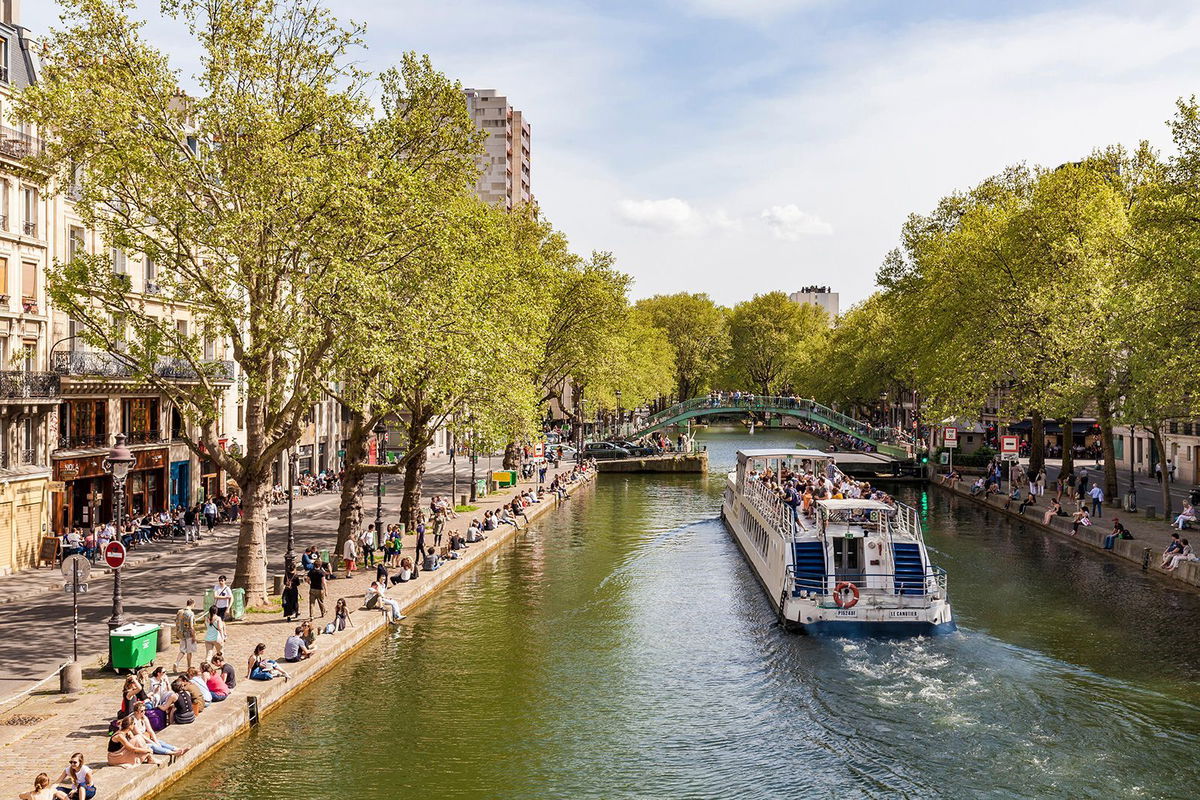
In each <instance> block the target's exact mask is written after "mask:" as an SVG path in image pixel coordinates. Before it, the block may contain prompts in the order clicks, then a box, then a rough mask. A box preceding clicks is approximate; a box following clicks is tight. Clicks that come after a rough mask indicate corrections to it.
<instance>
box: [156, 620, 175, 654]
mask: <svg viewBox="0 0 1200 800" xmlns="http://www.w3.org/2000/svg"><path fill="white" fill-rule="evenodd" d="M174 627H175V626H174V625H162V626H160V627H159V629H158V652H159V653H165V652H166V651H167V650H170V649H171V631H172V630H174Z"/></svg>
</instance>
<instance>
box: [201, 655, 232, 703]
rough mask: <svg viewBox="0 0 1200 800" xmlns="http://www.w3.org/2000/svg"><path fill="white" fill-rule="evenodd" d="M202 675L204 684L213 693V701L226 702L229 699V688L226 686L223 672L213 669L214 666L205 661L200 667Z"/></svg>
mask: <svg viewBox="0 0 1200 800" xmlns="http://www.w3.org/2000/svg"><path fill="white" fill-rule="evenodd" d="M200 674H201V675H203V676H204V683H205V685H206V686H208V690H209V691H210V692H212V696H213V700H224V699H225V698H226V697H229V686H228V685H226V683H225V677H224V676H223V675H221V670H219V669H213V667H212V665H210V664H209V663H208V662H207V661H205V662H204V663H203V664H201V665H200Z"/></svg>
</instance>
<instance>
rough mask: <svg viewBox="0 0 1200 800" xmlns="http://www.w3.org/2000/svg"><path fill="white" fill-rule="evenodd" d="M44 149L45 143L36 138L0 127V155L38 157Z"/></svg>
mask: <svg viewBox="0 0 1200 800" xmlns="http://www.w3.org/2000/svg"><path fill="white" fill-rule="evenodd" d="M45 149H46V144H45V142H43V141H42V140H41V139H39V138H38V137H36V136H33V135H32V134H28V133H22V132H21V131H18V130H13V129H12V128H8V127H5V126H3V125H0V155H3V156H8V157H9V158H28V157H29V156H34V155H40V154H41V153H42V151H44V150H45Z"/></svg>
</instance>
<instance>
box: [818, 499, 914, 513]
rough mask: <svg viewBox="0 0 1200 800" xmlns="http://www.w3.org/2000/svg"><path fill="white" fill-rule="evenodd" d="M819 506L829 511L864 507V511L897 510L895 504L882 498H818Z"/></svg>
mask: <svg viewBox="0 0 1200 800" xmlns="http://www.w3.org/2000/svg"><path fill="white" fill-rule="evenodd" d="M816 504H817V506H819V507H821V508H824V509H827V510H829V511H853V510H854V509H863V510H864V511H895V510H896V507H895V506H890V505H888V504H887V503H884V502H882V501H880V500H854V499H850V500H817V501H816Z"/></svg>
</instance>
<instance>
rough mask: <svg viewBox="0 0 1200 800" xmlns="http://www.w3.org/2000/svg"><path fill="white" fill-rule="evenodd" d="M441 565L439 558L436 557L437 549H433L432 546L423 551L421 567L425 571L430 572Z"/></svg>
mask: <svg viewBox="0 0 1200 800" xmlns="http://www.w3.org/2000/svg"><path fill="white" fill-rule="evenodd" d="M441 565H442V564H441V560H440V559H439V558H438V555H437V551H435V550H434V549H433V548H432V547H430V548H429V549H428V550H426V551H425V558H424V559H423V561H422V563H421V569H423V570H425V571H426V572H430V571H432V570H435V569H437V568H438V567H440V566H441Z"/></svg>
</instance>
